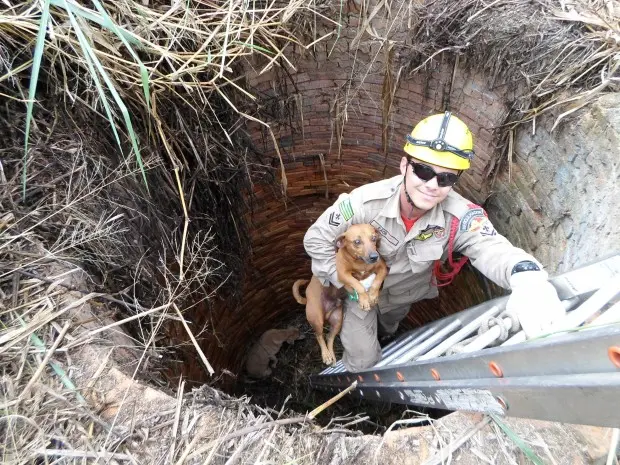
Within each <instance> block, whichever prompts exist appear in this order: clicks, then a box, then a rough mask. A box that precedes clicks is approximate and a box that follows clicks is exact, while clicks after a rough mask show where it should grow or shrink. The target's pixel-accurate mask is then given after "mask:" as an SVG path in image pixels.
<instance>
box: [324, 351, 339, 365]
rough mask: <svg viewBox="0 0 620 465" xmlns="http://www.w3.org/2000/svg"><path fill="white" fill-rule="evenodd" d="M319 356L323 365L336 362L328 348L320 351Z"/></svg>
mask: <svg viewBox="0 0 620 465" xmlns="http://www.w3.org/2000/svg"><path fill="white" fill-rule="evenodd" d="M321 358H322V359H323V363H324V364H325V365H333V364H334V363H336V357H335V356H334V354H332V353H331V352H330V351H329V350H327V351H323V352H322V353H321Z"/></svg>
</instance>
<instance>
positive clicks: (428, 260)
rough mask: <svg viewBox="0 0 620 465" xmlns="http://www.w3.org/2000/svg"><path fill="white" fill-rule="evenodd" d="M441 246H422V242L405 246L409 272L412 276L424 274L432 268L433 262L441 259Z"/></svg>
mask: <svg viewBox="0 0 620 465" xmlns="http://www.w3.org/2000/svg"><path fill="white" fill-rule="evenodd" d="M442 255H443V246H442V245H441V244H437V243H435V244H432V243H431V244H424V242H416V241H413V242H412V243H409V244H408V245H407V256H408V257H409V264H410V265H411V271H412V272H413V273H414V274H418V273H424V272H425V271H427V270H429V269H430V268H432V266H433V265H434V264H435V261H437V260H439V259H441V256H442Z"/></svg>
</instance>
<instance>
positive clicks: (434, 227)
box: [304, 112, 565, 372]
mask: <svg viewBox="0 0 620 465" xmlns="http://www.w3.org/2000/svg"><path fill="white" fill-rule="evenodd" d="M404 152H405V154H404V155H403V157H402V158H401V161H400V175H398V176H395V177H393V178H389V179H385V180H382V181H378V182H374V183H371V184H366V185H363V186H361V187H358V188H356V189H354V190H352V191H351V192H350V193H349V194H342V195H341V196H340V197H339V198H338V200H337V201H336V202H335V203H334V204H333V205H332V206H331V207H329V208H328V209H327V210H326V211H325V212H323V214H322V215H321V216H320V217H319V218H318V219H317V220H316V222H315V223H314V224H313V225H312V226H311V227H310V228H309V229H308V231H307V232H306V234H305V236H304V247H305V249H306V252H307V253H308V255H309V256H310V257H311V259H312V273H313V275H315V276H316V277H317V278H318V279H319V280H320V281H321V283H322V284H323V285H324V286H327V285H329V283H331V284H333V285H335V286H337V287H339V288H340V287H342V284H341V283H340V282H338V279H337V275H336V263H335V249H334V241H335V239H336V238H337V237H338V236H339V235H340V234H342V233H343V232H344V231H346V229H347V228H348V227H349V226H350V225H351V224H358V223H370V224H371V225H373V226H374V227H375V228H376V230H377V231H378V233H379V234H380V235H381V238H380V244H379V252H380V254H381V256H382V257H383V259H384V260H385V261H386V263H387V265H388V267H389V269H390V271H389V274H388V276H387V277H386V279H385V281H384V283H383V288H382V290H381V293H380V295H379V301H378V304H377V305H376V306H374V307H373V308H372V309H371V310H370V311H364V310H362V309H360V307H359V305H358V304H357V302H356V301H355V300H351V299H348V300H346V303H345V313H344V321H343V325H342V330H341V333H340V339H341V341H342V345H343V347H344V354H343V363H344V366H345V368H346V369H347V370H349V371H353V372H354V371H360V370H363V369H366V368H369V367H371V366H373V365H375V364H376V363H377V362H378V361H379V360H380V359H381V346H380V343H379V338H386V339H387V338H389V337H390V336H392V335H393V334H394V333H395V332H396V329H397V328H398V324H399V322H400V321H401V320H402V319H403V318H405V317H406V316H407V313H408V312H409V309H410V308H411V304H412V303H414V302H417V301H420V300H422V299H430V298H433V297H436V296H437V295H438V286H442V285H445V284H447V283H449V282H450V281H451V280H452V278H453V277H454V275H455V274H456V273H457V272H458V270H459V269H460V268H461V267H462V266H463V265H464V263H465V261H466V260H467V259H469V260H470V261H471V264H472V265H473V266H474V267H475V268H477V269H478V270H479V271H480V272H481V273H482V274H484V275H485V276H486V277H487V278H489V279H490V280H491V281H493V282H494V283H496V284H498V285H499V286H501V287H503V288H505V289H510V290H512V293H511V295H510V297H509V300H508V303H507V310H509V311H512V312H514V313H515V314H516V315H517V316H518V318H519V320H520V323H521V326H522V328H523V329H524V331H525V332H526V335H527V336H528V337H534V336H536V335H539V334H540V333H541V332H543V331H545V330H548V329H549V328H550V325H551V324H552V323H553V322H555V321H557V320H558V319H561V318H562V316H563V315H564V313H565V310H564V308H563V306H562V304H561V302H560V300H559V298H558V296H557V293H556V291H555V288H554V287H553V285H551V283H549V282H548V275H547V272H546V271H544V270H543V267H542V265H541V264H540V262H538V261H537V260H536V259H535V258H534V257H533V256H531V255H530V254H528V253H526V252H525V251H523V250H522V249H520V248H517V247H515V246H513V245H512V244H511V243H510V242H509V241H508V240H507V239H506V238H505V237H504V236H502V235H501V234H499V233H498V232H497V231H496V230H495V228H494V227H493V224H492V223H491V222H490V221H489V219H488V218H487V215H486V213H485V211H484V210H483V209H482V208H481V207H479V206H478V205H476V204H474V203H472V202H470V201H469V200H466V199H465V198H463V197H462V196H460V195H459V194H457V193H456V192H454V190H453V189H452V188H453V187H454V185H455V184H456V183H457V181H458V180H459V177H460V176H461V174H462V173H463V172H464V171H465V170H467V169H469V168H470V166H471V161H472V158H473V157H474V151H473V137H472V134H471V132H470V131H469V129H468V128H467V126H466V125H465V123H463V122H462V121H461V120H460V119H459V118H457V117H456V116H454V115H452V114H451V113H450V112H445V113H443V114H436V115H432V116H429V117H428V118H425V119H424V120H422V121H420V122H419V123H418V124H417V125H416V126H415V127H414V128H413V131H412V132H411V134H408V135H407V136H406V144H405V146H404ZM455 252H458V253H459V254H461V255H462V256H463V257H462V258H461V259H460V260H455V258H454V256H453V253H455ZM444 261H447V268H448V269H449V271H448V272H446V271H444V270H442V269H441V268H440V266H439V265H440V263H441V262H444Z"/></svg>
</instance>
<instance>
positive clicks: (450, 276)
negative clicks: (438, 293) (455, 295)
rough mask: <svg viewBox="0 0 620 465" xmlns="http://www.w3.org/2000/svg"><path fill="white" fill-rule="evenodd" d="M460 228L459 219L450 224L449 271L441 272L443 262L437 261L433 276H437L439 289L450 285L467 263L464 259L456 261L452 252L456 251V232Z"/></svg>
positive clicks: (436, 281) (465, 258)
mask: <svg viewBox="0 0 620 465" xmlns="http://www.w3.org/2000/svg"><path fill="white" fill-rule="evenodd" d="M458 228H459V219H458V218H453V219H452V223H450V235H449V236H448V266H449V268H450V269H449V270H448V271H446V272H444V271H442V270H441V260H436V261H435V268H434V269H433V275H434V276H435V283H436V285H437V287H443V286H447V285H448V284H450V283H451V282H452V281H453V280H454V277H455V276H456V275H457V274H458V272H459V271H461V268H463V266H464V265H465V263H467V260H468V258H467V257H462V258H460V259H459V260H458V261H456V262H455V261H454V257H452V251H453V250H454V238H455V236H456V231H457V230H458Z"/></svg>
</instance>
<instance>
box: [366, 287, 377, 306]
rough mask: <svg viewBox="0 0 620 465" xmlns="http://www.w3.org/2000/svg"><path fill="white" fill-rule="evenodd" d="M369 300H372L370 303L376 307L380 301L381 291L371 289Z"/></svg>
mask: <svg viewBox="0 0 620 465" xmlns="http://www.w3.org/2000/svg"><path fill="white" fill-rule="evenodd" d="M368 300H369V301H370V305H371V306H372V307H374V306H375V305H377V304H378V303H379V291H374V290H371V291H370V292H369V293H368Z"/></svg>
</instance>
